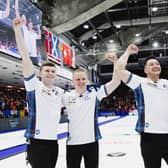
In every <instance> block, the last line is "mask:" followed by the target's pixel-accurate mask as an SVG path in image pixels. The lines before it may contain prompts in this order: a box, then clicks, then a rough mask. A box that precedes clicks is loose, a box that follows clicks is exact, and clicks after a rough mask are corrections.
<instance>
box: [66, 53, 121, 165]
mask: <svg viewBox="0 0 168 168" xmlns="http://www.w3.org/2000/svg"><path fill="white" fill-rule="evenodd" d="M107 58H108V56H107ZM115 59H116V55H113V59H112V60H113V61H114V64H115ZM73 83H74V87H75V90H72V91H71V92H67V93H66V94H65V95H64V96H63V104H64V106H65V107H66V110H67V114H68V119H69V123H68V124H69V126H68V132H69V136H68V140H67V147H66V149H67V153H66V157H67V158H66V159H67V168H79V167H80V164H81V159H82V157H83V158H84V164H85V168H98V151H99V147H98V140H99V139H100V138H101V135H100V131H99V128H98V121H97V119H98V108H99V106H98V105H99V102H100V100H101V99H102V98H103V97H106V96H107V95H109V94H110V93H111V92H112V91H114V90H115V89H116V88H117V87H118V85H119V84H120V81H119V80H118V78H117V76H116V75H115V65H114V73H113V79H112V80H111V81H110V82H108V83H106V84H105V85H104V86H102V87H101V88H99V89H98V88H94V87H90V88H89V87H87V84H88V77H87V74H86V72H85V70H83V69H76V70H75V71H74V73H73Z"/></svg>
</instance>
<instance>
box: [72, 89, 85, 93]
mask: <svg viewBox="0 0 168 168" xmlns="http://www.w3.org/2000/svg"><path fill="white" fill-rule="evenodd" d="M75 90H76V92H77V93H78V94H83V93H84V92H85V91H86V89H75Z"/></svg>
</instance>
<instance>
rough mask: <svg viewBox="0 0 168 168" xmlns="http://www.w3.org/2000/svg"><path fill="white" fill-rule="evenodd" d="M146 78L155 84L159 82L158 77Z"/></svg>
mask: <svg viewBox="0 0 168 168" xmlns="http://www.w3.org/2000/svg"><path fill="white" fill-rule="evenodd" d="M147 78H148V79H150V80H152V81H153V82H157V81H158V80H159V76H150V77H147Z"/></svg>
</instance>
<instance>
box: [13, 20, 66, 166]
mask: <svg viewBox="0 0 168 168" xmlns="http://www.w3.org/2000/svg"><path fill="white" fill-rule="evenodd" d="M23 24H24V23H23V19H21V18H16V19H14V21H13V28H14V32H15V37H16V42H17V46H18V49H19V52H20V54H21V56H22V64H23V76H24V83H25V87H26V91H27V103H28V115H29V120H28V127H27V130H26V133H25V137H26V138H27V142H28V145H27V156H28V161H29V163H30V164H31V166H32V168H42V167H45V168H47V167H48V168H55V165H56V161H57V156H58V143H57V129H58V124H59V120H60V109H61V97H62V94H63V90H62V89H61V88H58V87H55V86H54V82H55V79H56V67H55V65H54V64H53V63H50V62H48V63H45V64H43V65H42V66H41V68H40V80H38V78H37V77H36V75H35V69H34V67H33V64H32V61H31V59H30V56H29V51H28V49H27V47H26V45H25V42H24V39H23V35H22V32H21V28H22V26H23Z"/></svg>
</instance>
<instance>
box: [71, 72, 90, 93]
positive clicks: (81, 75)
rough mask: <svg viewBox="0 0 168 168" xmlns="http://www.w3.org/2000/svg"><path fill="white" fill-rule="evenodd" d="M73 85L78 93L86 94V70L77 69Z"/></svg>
mask: <svg viewBox="0 0 168 168" xmlns="http://www.w3.org/2000/svg"><path fill="white" fill-rule="evenodd" d="M73 84H74V87H75V90H76V91H77V92H78V93H84V92H85V91H86V86H87V84H88V77H87V74H86V72H85V71H84V70H82V69H77V70H76V71H74V73H73Z"/></svg>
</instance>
